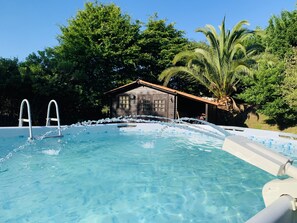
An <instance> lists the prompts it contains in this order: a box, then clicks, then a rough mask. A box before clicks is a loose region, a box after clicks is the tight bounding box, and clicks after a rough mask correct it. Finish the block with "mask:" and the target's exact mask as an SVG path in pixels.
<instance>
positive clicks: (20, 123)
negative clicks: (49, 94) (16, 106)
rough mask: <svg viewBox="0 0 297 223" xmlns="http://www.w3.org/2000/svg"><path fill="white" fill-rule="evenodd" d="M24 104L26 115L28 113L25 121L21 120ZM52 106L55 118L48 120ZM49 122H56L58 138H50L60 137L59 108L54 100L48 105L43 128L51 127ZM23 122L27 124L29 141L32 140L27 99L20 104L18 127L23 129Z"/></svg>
mask: <svg viewBox="0 0 297 223" xmlns="http://www.w3.org/2000/svg"><path fill="white" fill-rule="evenodd" d="M24 104H26V105H27V113H28V118H27V119H26V118H23V109H24ZM52 104H54V105H55V107H56V118H50V116H49V115H50V110H51V105H52ZM51 121H56V122H57V127H58V136H51V137H62V134H61V125H60V116H59V107H58V104H57V102H56V101H55V100H51V101H50V102H49V103H48V106H47V115H46V124H45V126H47V127H48V126H51ZM24 122H28V124H29V139H33V133H32V119H31V110H30V103H29V101H28V100H27V99H24V100H23V101H22V103H21V107H20V115H19V127H23V123H24Z"/></svg>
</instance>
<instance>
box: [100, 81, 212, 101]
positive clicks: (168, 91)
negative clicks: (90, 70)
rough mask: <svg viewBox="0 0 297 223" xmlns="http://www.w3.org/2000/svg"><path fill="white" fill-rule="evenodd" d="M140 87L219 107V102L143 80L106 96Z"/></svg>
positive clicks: (111, 91)
mask: <svg viewBox="0 0 297 223" xmlns="http://www.w3.org/2000/svg"><path fill="white" fill-rule="evenodd" d="M139 85H140V86H146V87H150V88H153V89H156V90H159V91H163V92H166V93H169V94H174V95H179V96H182V97H185V98H189V99H192V100H194V101H201V102H204V103H207V104H212V105H216V106H217V105H218V103H217V102H214V101H211V100H208V99H205V98H202V97H198V96H195V95H192V94H188V93H185V92H182V91H178V90H174V89H172V88H169V87H165V86H162V85H158V84H153V83H150V82H147V81H143V80H136V81H133V82H131V83H129V84H126V85H123V86H121V87H118V88H115V89H112V90H110V91H108V92H106V94H113V93H117V92H120V91H125V89H128V88H134V86H135V87H138V86H139Z"/></svg>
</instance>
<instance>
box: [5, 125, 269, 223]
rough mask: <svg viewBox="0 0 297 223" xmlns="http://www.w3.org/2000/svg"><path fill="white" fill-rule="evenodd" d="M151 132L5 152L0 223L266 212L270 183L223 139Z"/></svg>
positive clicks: (80, 136)
mask: <svg viewBox="0 0 297 223" xmlns="http://www.w3.org/2000/svg"><path fill="white" fill-rule="evenodd" d="M149 129H150V130H147V131H143V128H142V127H141V126H140V127H138V126H137V127H130V128H118V127H116V126H113V127H112V128H109V127H108V126H103V127H102V128H100V127H93V128H91V127H83V128H79V130H77V131H76V130H73V129H71V130H69V131H68V132H67V131H65V132H64V137H63V138H48V139H43V140H35V141H32V142H25V140H24V143H23V145H19V144H21V143H19V142H16V144H15V148H10V147H9V146H8V145H7V146H6V147H5V146H3V145H2V147H3V149H2V152H1V153H0V158H2V161H1V162H0V188H1V189H0V210H1V214H0V222H7V223H8V222H14V223H15V222H81V223H83V222H104V223H109V222H125V223H126V222H131V223H132V222H133V223H135V222H158V223H163V222H168V223H169V222H232V223H233V222H245V221H246V220H248V219H249V218H250V217H252V216H253V215H254V214H256V213H257V212H258V211H260V210H262V209H263V208H264V203H263V199H262V195H261V190H262V187H263V185H264V184H265V183H266V182H268V181H269V180H271V179H274V178H275V177H273V176H271V175H269V174H267V173H265V172H264V171H262V170H260V169H258V168H256V167H253V166H251V165H249V164H247V163H245V162H243V161H241V160H239V159H237V158H235V157H233V156H232V155H229V154H227V153H226V152H224V151H222V150H220V148H221V146H222V144H223V141H222V140H220V139H216V138H212V137H209V136H206V135H202V134H200V133H198V132H192V131H187V130H182V131H180V130H176V129H175V128H172V127H165V128H164V127H162V128H160V126H157V127H154V128H149ZM20 140H22V139H20ZM10 143H11V142H10ZM12 144H13V143H12ZM4 147H5V148H6V150H5V152H3V151H4ZM8 150H9V151H13V150H14V151H13V152H12V153H11V155H10V156H9V157H7V154H8Z"/></svg>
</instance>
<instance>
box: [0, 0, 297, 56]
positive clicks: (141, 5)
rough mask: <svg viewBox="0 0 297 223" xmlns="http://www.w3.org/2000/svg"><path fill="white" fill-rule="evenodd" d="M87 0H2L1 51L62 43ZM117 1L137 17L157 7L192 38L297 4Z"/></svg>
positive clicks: (263, 21) (258, 22)
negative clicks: (62, 34) (63, 34)
mask: <svg viewBox="0 0 297 223" xmlns="http://www.w3.org/2000/svg"><path fill="white" fill-rule="evenodd" d="M85 2H87V1H86V0H43V1H40V0H7V1H6V0H0V31H1V33H0V57H4V58H13V57H17V58H19V60H21V61H22V60H24V59H25V58H26V57H27V56H28V55H29V54H30V53H32V52H36V51H38V50H44V49H45V48H46V47H53V46H55V45H57V44H58V41H57V39H56V37H57V35H58V34H60V28H59V26H60V25H67V20H68V19H69V18H71V17H74V16H75V15H76V12H77V11H78V10H80V9H83V8H84V4H85ZM98 2H102V3H115V4H116V5H118V6H120V8H121V9H122V11H123V12H124V13H126V14H129V15H130V16H131V18H132V19H133V20H137V19H138V20H141V21H142V22H146V21H147V19H148V18H149V16H151V15H153V14H154V13H155V12H157V13H158V15H159V18H160V19H167V21H168V22H174V23H175V27H176V28H177V29H179V30H184V31H185V32H186V37H188V38H189V39H192V40H196V41H199V40H203V36H200V35H201V34H198V33H195V29H196V28H198V27H204V26H205V25H206V24H212V25H214V26H215V27H218V25H219V24H220V23H221V21H222V19H223V17H224V16H226V23H227V27H228V28H230V27H232V26H233V25H235V24H236V23H237V22H238V21H240V20H248V21H249V22H250V24H251V25H250V27H249V28H251V29H253V28H255V27H257V26H260V27H262V28H265V27H266V26H267V23H268V20H269V18H270V17H271V16H272V15H279V14H280V12H281V11H282V10H289V11H292V10H294V9H296V0H245V1H243V0H225V1H223V0H207V1H205V0H200V1H199V0H184V1H182V0H178V1H177V0H103V1H99V0H98Z"/></svg>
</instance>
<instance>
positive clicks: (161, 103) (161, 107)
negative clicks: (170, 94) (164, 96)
mask: <svg viewBox="0 0 297 223" xmlns="http://www.w3.org/2000/svg"><path fill="white" fill-rule="evenodd" d="M154 111H156V112H165V100H154Z"/></svg>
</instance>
